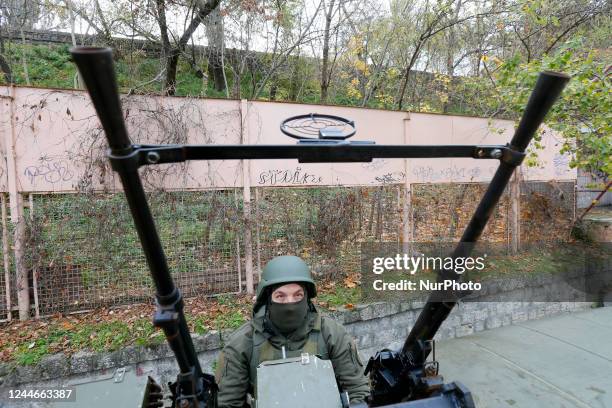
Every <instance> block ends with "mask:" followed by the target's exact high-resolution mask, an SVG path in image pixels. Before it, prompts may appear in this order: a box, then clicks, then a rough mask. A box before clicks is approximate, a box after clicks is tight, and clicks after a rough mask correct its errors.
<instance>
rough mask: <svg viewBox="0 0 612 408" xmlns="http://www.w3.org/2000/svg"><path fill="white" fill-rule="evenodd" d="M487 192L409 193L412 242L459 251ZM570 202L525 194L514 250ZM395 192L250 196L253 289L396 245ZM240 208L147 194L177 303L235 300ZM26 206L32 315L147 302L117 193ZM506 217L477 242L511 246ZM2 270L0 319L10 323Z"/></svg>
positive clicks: (292, 191) (217, 200)
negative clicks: (306, 268)
mask: <svg viewBox="0 0 612 408" xmlns="http://www.w3.org/2000/svg"><path fill="white" fill-rule="evenodd" d="M485 189H486V184H478V183H466V184H413V185H412V194H411V203H410V204H411V208H412V216H411V218H410V219H409V220H408V222H409V227H410V228H412V236H413V239H414V240H416V241H457V240H458V239H459V238H460V235H461V233H462V231H463V229H464V227H465V226H466V225H467V223H468V221H469V219H470V217H471V215H472V214H473V212H474V209H475V207H476V205H477V203H478V201H479V200H480V198H481V196H482V194H483V192H484V190H485ZM574 191H575V190H574V183H573V182H564V183H551V182H548V183H546V182H538V183H535V182H525V183H522V185H521V203H520V205H521V213H520V226H521V240H522V242H525V243H528V242H532V241H533V240H535V239H550V238H561V239H562V238H564V237H568V236H569V229H570V227H571V224H572V221H573V218H574V205H575V204H574V203H575V192H574ZM404 193H405V191H404V186H403V185H384V186H369V187H341V186H336V187H316V188H313V187H310V188H295V187H291V188H290V187H266V188H262V187H258V188H255V189H254V200H253V201H252V204H251V217H252V219H251V222H250V223H249V225H250V226H251V232H252V237H253V239H252V250H253V269H254V272H255V273H254V275H255V276H254V279H255V283H257V281H258V273H257V272H258V271H260V270H261V267H262V266H263V265H265V263H266V262H267V261H268V260H269V259H271V258H273V257H274V256H277V255H283V254H294V255H298V256H301V257H303V258H305V259H306V260H307V262H308V263H309V264H310V265H311V267H312V270H313V273H314V275H315V276H316V277H318V278H321V277H327V278H332V279H333V278H336V277H340V276H343V275H344V274H347V273H354V272H359V270H360V254H359V251H360V243H362V242H379V241H385V242H393V241H397V242H399V241H400V240H401V239H402V222H403V221H404V220H403V219H402V214H403V206H404V197H405V194H404ZM242 197H243V196H242V189H224V190H209V191H197V192H194V191H189V192H164V191H157V192H155V193H149V202H150V207H151V210H152V213H153V215H154V217H155V222H156V226H157V229H158V232H159V234H160V238H161V241H162V244H163V246H164V250H165V253H166V257H167V260H168V265H169V267H170V270H171V272H172V274H173V276H174V278H175V280H176V282H177V285H178V286H179V288H180V289H181V290H182V292H183V293H184V295H185V296H187V297H191V296H206V295H213V294H221V293H234V292H238V291H241V290H243V289H244V286H243V285H242V284H243V283H244V282H245V262H244V259H245V245H244V240H245V234H244V232H245V228H246V225H247V224H246V223H245V220H244V213H243V205H244V204H243V201H242V200H243V198H242ZM27 201H28V200H27V199H26V202H27ZM30 202H31V206H26V208H25V214H24V220H25V222H26V234H25V253H24V257H25V260H24V261H25V262H24V264H25V265H26V267H27V268H28V272H29V275H30V286H31V294H32V295H33V286H34V277H36V281H37V282H36V286H37V295H38V308H39V312H40V315H41V316H44V315H49V314H54V313H67V312H73V311H82V310H89V309H93V308H96V307H100V306H111V305H120V304H129V303H135V302H143V301H144V302H148V301H152V299H153V293H154V290H153V287H152V282H151V279H150V277H149V271H148V268H147V265H146V262H145V258H144V254H143V253H142V249H141V246H140V241H139V240H138V236H137V233H136V230H135V227H134V224H133V220H132V218H131V216H130V212H129V208H128V206H127V202H126V200H125V197H124V195H123V194H122V193H118V194H63V195H41V194H36V195H33V196H32V199H31V200H30ZM509 212H510V197H509V194H508V193H507V192H506V193H505V194H504V196H503V198H502V200H501V201H500V203H499V205H498V206H497V208H496V210H495V213H494V214H493V215H492V218H491V221H490V223H489V225H488V226H487V228H486V230H485V232H484V235H483V239H484V240H486V241H489V242H497V243H506V244H507V245H509V242H510V238H511V228H510V226H509V224H510V222H509V217H510V216H509ZM7 224H8V226H9V229H10V227H11V223H10V222H7ZM543 232H544V234H543ZM543 235H545V236H543ZM8 236H9V242H5V241H4V240H3V241H2V251H3V254H4V253H6V252H7V251H8V255H10V256H9V258H10V259H11V260H10V268H11V280H12V281H13V282H12V284H11V291H12V292H13V297H12V300H11V304H12V305H15V303H14V299H16V296H15V290H16V289H15V288H16V287H15V285H14V276H15V270H14V269H15V268H14V262H13V259H12V258H13V252H12V250H11V248H12V246H11V244H10V239H12V237H13V235H12V230H11V231H10V232H9V233H8ZM2 268H3V269H2V271H3V273H2V274H0V299H1V301H0V319H2V318H5V317H6V315H7V313H6V312H7V308H6V301H5V295H6V292H5V279H4V264H3V266H2ZM31 298H33V296H31Z"/></svg>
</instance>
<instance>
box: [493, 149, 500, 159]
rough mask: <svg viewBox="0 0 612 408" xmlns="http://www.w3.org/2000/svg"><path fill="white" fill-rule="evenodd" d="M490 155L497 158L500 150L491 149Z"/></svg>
mask: <svg viewBox="0 0 612 408" xmlns="http://www.w3.org/2000/svg"><path fill="white" fill-rule="evenodd" d="M491 157H492V158H494V159H499V158H500V157H502V151H501V150H500V149H493V150H492V151H491Z"/></svg>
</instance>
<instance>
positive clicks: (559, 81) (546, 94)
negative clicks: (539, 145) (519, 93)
mask: <svg viewBox="0 0 612 408" xmlns="http://www.w3.org/2000/svg"><path fill="white" fill-rule="evenodd" d="M569 79H570V77H569V75H567V74H564V73H561V72H553V71H544V72H542V73H540V76H539V77H538V81H537V82H536V84H535V87H534V88H533V91H532V92H531V96H530V97H529V101H528V102H527V107H526V108H525V111H524V112H523V116H522V117H521V121H520V122H519V125H518V127H517V128H516V131H515V132H514V136H513V137H512V141H511V142H510V145H511V146H512V147H514V148H515V149H517V150H519V151H521V152H524V151H525V149H527V146H528V145H529V142H531V139H532V138H533V136H534V135H535V132H536V131H537V130H538V127H539V126H540V124H541V123H542V122H543V121H544V117H545V116H546V114H547V113H548V111H549V110H550V108H552V106H553V104H554V103H555V101H556V100H557V98H558V97H559V95H561V91H563V88H565V85H567V82H568V81H569Z"/></svg>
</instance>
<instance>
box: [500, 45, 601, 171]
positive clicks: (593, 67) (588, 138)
mask: <svg viewBox="0 0 612 408" xmlns="http://www.w3.org/2000/svg"><path fill="white" fill-rule="evenodd" d="M608 64H609V61H608V62H606V61H605V57H604V55H601V54H600V53H599V52H598V51H597V50H586V51H585V50H584V49H583V47H582V41H580V40H573V41H569V42H567V43H566V44H564V45H563V46H562V47H560V48H559V49H558V51H556V52H554V53H552V54H550V55H546V56H544V57H543V58H542V59H541V60H534V61H532V62H530V63H524V62H521V59H520V56H518V55H517V56H515V57H514V58H511V59H509V60H507V61H505V62H503V63H501V64H500V66H499V69H498V70H497V73H496V79H497V86H498V90H499V94H500V97H501V99H502V100H503V102H504V107H505V109H506V110H507V111H509V112H510V113H512V114H514V115H515V116H518V115H519V114H520V112H522V110H523V109H524V106H525V105H526V103H527V98H528V97H529V94H530V92H531V90H532V88H533V85H534V84H535V80H536V78H537V75H538V73H539V72H540V71H543V70H552V71H561V72H565V73H567V74H569V75H571V80H570V83H569V84H568V86H567V87H566V89H565V90H564V91H563V94H562V96H561V98H560V100H559V101H558V102H557V103H556V104H555V106H554V107H553V109H552V110H551V112H550V114H549V115H548V117H547V120H546V123H547V124H548V125H549V126H550V127H551V128H552V129H555V130H557V131H559V132H561V133H562V136H563V147H562V152H567V153H570V154H571V156H572V160H571V162H570V166H572V167H579V168H582V169H585V170H588V171H594V172H596V173H599V174H602V175H607V176H608V177H609V176H610V175H612V137H610V135H612V96H611V95H612V93H611V90H610V78H609V75H608V74H606V70H607V66H608ZM536 147H538V140H536Z"/></svg>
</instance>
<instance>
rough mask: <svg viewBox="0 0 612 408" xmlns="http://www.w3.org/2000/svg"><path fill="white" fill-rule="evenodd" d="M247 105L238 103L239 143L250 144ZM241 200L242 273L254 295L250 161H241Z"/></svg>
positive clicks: (249, 291)
mask: <svg viewBox="0 0 612 408" xmlns="http://www.w3.org/2000/svg"><path fill="white" fill-rule="evenodd" d="M248 116H249V104H248V101H247V100H246V99H242V100H241V101H240V118H241V122H240V123H241V126H240V133H241V143H242V144H250V141H249V123H248ZM242 182H243V184H242V198H243V206H242V210H243V220H244V272H245V277H246V292H247V293H248V294H249V295H252V294H254V293H255V291H254V288H253V234H252V231H251V224H252V220H251V161H250V160H242Z"/></svg>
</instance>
